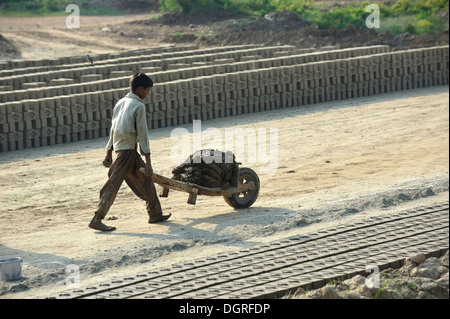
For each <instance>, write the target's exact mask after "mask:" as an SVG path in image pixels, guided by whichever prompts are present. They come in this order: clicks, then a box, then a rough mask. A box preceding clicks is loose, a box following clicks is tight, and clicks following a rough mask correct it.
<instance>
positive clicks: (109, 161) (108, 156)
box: [102, 150, 112, 168]
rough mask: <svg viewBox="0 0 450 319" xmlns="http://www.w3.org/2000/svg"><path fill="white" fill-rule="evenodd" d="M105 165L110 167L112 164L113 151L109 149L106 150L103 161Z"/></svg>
mask: <svg viewBox="0 0 450 319" xmlns="http://www.w3.org/2000/svg"><path fill="white" fill-rule="evenodd" d="M102 164H103V166H105V167H107V168H109V167H111V165H112V151H110V150H108V151H107V152H106V156H105V159H104V160H103V162H102Z"/></svg>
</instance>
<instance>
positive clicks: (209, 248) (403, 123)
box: [0, 86, 449, 298]
mask: <svg viewBox="0 0 450 319" xmlns="http://www.w3.org/2000/svg"><path fill="white" fill-rule="evenodd" d="M448 99H449V91H448V86H442V87H434V88H426V89H418V90H414V91H407V92H397V93H392V94H384V95H378V96H373V97H368V98H359V99H352V100H346V101H339V102H333V103H324V104H317V105H311V106H307V107H296V108H291V109H283V110H274V111H269V112H262V113H258V114H251V115H245V116H241V117H239V118H224V119H215V120H211V121H208V122H203V123H202V129H206V128H208V127H215V128H218V129H220V130H221V132H222V134H224V135H225V128H227V127H232V128H237V127H238V128H243V129H245V128H253V129H257V128H263V129H270V128H276V129H278V160H279V163H278V169H277V171H276V173H271V174H267V175H266V174H261V171H260V169H261V168H262V167H265V166H266V164H263V163H256V164H255V163H254V164H249V163H247V160H246V158H243V159H242V161H243V162H244V165H247V166H250V167H252V168H253V169H255V170H256V171H257V172H259V173H260V179H261V192H260V197H259V198H258V200H257V202H256V203H255V204H254V205H253V206H252V207H251V208H250V209H247V210H240V211H235V210H233V209H232V208H231V207H229V206H227V204H226V203H225V201H224V200H223V199H222V198H213V197H200V198H199V199H198V201H197V205H196V206H190V205H187V204H186V201H187V194H186V193H181V192H171V193H170V195H169V197H168V198H162V199H161V202H162V206H163V209H164V211H165V212H166V213H172V218H171V219H170V220H169V221H167V222H165V223H161V224H151V225H150V224H147V216H146V212H145V205H144V203H143V202H142V201H141V200H140V199H138V198H137V197H135V196H134V194H133V193H132V191H131V190H130V189H129V188H128V186H126V185H125V184H124V185H123V186H122V188H121V190H120V192H119V194H118V197H117V199H116V202H115V203H114V205H113V207H112V209H111V211H110V212H109V214H108V215H107V218H108V217H109V218H110V220H108V221H107V223H108V224H110V225H113V226H116V227H117V231H114V232H112V233H109V234H105V233H100V232H96V231H93V230H92V229H89V228H88V227H87V224H88V223H89V221H90V219H91V217H92V216H93V212H94V211H95V208H96V204H97V200H98V194H99V190H100V189H101V187H102V186H103V184H104V182H105V181H106V174H107V171H106V169H104V168H102V166H101V165H100V163H101V160H102V159H103V157H104V145H106V142H107V139H105V138H102V139H98V140H88V141H82V142H77V143H70V144H64V145H57V146H53V147H43V148H38V149H33V150H24V151H16V152H10V153H5V154H2V155H1V157H0V188H1V192H0V194H1V195H0V203H1V206H0V207H1V210H0V214H1V216H2V218H1V220H2V222H1V223H0V233H1V245H0V255H1V256H21V257H22V258H23V259H24V267H23V279H22V280H20V281H17V282H2V283H1V285H2V286H1V290H0V291H1V292H0V293H1V294H2V296H1V297H2V298H16V297H20V298H22V297H23V298H28V297H39V296H41V297H42V296H45V295H48V293H51V292H55V291H61V290H64V288H65V286H64V283H65V278H66V276H67V275H66V273H65V269H66V267H67V265H69V264H75V265H78V266H79V267H80V273H81V284H82V285H85V284H86V285H87V284H89V283H93V282H102V281H105V280H107V279H108V278H111V277H113V276H126V275H127V274H128V275H131V274H137V273H140V272H145V271H147V270H150V269H154V268H159V267H162V266H166V265H170V264H171V263H174V262H178V261H181V260H190V259H193V258H200V257H202V256H205V255H211V254H217V253H218V252H221V251H230V250H236V249H242V248H243V247H248V246H250V245H255V244H260V243H264V242H268V241H273V240H277V238H283V237H286V236H289V235H294V234H300V233H302V232H306V231H309V230H312V229H317V228H322V227H328V226H329V225H336V224H339V223H342V222H345V221H347V220H350V219H354V218H364V217H367V216H368V215H370V214H383V213H389V212H392V211H398V210H403V209H407V208H408V207H409V208H413V207H415V206H419V205H429V204H432V203H435V202H443V201H448V182H449V178H448V172H449V155H448V151H449V149H448V148H449V146H448V145H449V108H448ZM184 127H185V128H187V129H189V130H192V126H191V125H185V126H184ZM172 130H173V128H165V129H158V130H153V131H151V135H150V136H151V147H152V149H153V155H152V161H153V165H154V169H155V172H158V173H160V174H162V175H166V176H170V172H171V169H172V168H173V167H174V166H176V165H177V164H178V163H173V162H171V161H170V160H168V158H170V151H171V149H172V147H174V146H175V145H176V144H177V143H179V140H174V139H170V134H171V131H172ZM191 141H193V138H192V136H191ZM203 142H204V143H206V142H205V141H203ZM191 144H193V142H191ZM244 157H246V156H244Z"/></svg>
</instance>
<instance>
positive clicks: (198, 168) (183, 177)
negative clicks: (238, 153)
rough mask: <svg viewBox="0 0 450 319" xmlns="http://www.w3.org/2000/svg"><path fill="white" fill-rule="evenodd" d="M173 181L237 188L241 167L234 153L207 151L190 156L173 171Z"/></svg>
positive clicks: (212, 186) (209, 186) (210, 186)
mask: <svg viewBox="0 0 450 319" xmlns="http://www.w3.org/2000/svg"><path fill="white" fill-rule="evenodd" d="M172 174H173V176H172V179H174V180H177V181H181V182H188V183H194V184H197V185H199V186H203V187H208V188H221V189H228V188H230V186H237V185H236V184H237V176H238V174H239V165H238V164H237V163H236V157H235V156H234V154H233V153H232V152H221V151H219V150H212V149H205V150H200V151H196V152H195V153H194V154H192V155H190V156H189V158H188V159H186V160H185V161H184V162H183V163H182V164H181V165H179V166H177V167H175V168H174V169H173V170H172Z"/></svg>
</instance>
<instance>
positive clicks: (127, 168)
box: [95, 150, 162, 219]
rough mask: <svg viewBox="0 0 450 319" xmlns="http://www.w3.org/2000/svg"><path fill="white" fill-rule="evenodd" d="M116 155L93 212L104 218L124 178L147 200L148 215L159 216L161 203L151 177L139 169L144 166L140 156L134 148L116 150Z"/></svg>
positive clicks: (139, 195) (132, 188)
mask: <svg viewBox="0 0 450 319" xmlns="http://www.w3.org/2000/svg"><path fill="white" fill-rule="evenodd" d="M116 155H117V158H116V160H115V161H114V162H113V163H112V165H111V167H110V168H109V172H108V177H109V179H108V181H107V182H106V184H105V186H103V188H102V189H101V190H100V202H99V204H98V207H97V211H96V212H95V213H96V214H97V215H98V216H100V217H101V218H102V219H103V218H105V216H106V214H107V213H108V211H109V209H110V207H111V205H112V204H113V202H114V200H115V199H116V196H117V192H118V191H119V189H120V186H121V185H122V183H123V181H124V180H125V182H126V183H127V184H128V186H129V187H130V188H131V190H132V191H133V192H134V193H135V194H136V195H137V196H138V197H139V198H140V199H142V200H145V201H146V202H147V212H148V215H149V216H150V217H151V218H155V217H159V216H161V215H162V209H161V203H160V202H159V198H158V196H157V194H156V188H155V184H154V182H153V179H152V178H151V177H149V176H147V175H145V174H143V173H141V172H140V171H139V168H140V167H145V163H144V161H143V160H142V158H141V156H140V155H139V154H138V152H137V151H136V150H124V151H116Z"/></svg>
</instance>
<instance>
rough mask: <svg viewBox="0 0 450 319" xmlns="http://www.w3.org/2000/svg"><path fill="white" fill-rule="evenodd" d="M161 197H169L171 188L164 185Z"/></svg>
mask: <svg viewBox="0 0 450 319" xmlns="http://www.w3.org/2000/svg"><path fill="white" fill-rule="evenodd" d="M159 197H169V188H166V187H164V188H163V190H162V193H161V195H159Z"/></svg>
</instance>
